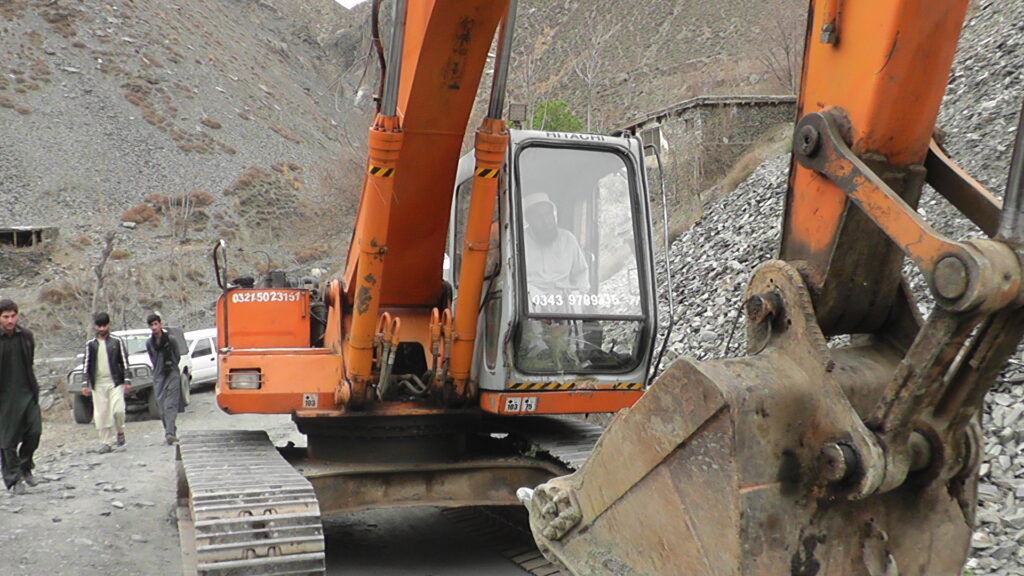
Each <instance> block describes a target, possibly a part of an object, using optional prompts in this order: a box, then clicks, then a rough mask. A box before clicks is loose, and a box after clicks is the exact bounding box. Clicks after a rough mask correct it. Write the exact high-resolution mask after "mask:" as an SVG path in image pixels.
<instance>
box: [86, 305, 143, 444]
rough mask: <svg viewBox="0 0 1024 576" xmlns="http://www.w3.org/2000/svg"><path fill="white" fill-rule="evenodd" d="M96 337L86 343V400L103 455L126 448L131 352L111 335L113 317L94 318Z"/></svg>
mask: <svg viewBox="0 0 1024 576" xmlns="http://www.w3.org/2000/svg"><path fill="white" fill-rule="evenodd" d="M93 324H94V325H95V328H96V337H95V338H93V339H92V340H89V341H88V342H86V343H85V385H84V386H82V395H83V396H90V395H91V396H92V419H93V422H95V423H96V430H97V431H98V432H99V435H100V444H101V445H100V454H107V453H108V452H111V451H113V449H114V441H115V440H114V438H115V437H114V433H115V430H116V432H117V440H116V441H117V445H118V446H124V395H125V392H131V390H132V382H131V378H130V374H131V373H130V372H129V371H128V349H127V347H126V346H125V344H124V340H121V339H120V338H118V337H117V336H111V335H110V316H109V315H108V314H107V313H106V312H100V313H98V314H96V316H94V317H93Z"/></svg>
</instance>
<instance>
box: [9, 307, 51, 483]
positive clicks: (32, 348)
mask: <svg viewBox="0 0 1024 576" xmlns="http://www.w3.org/2000/svg"><path fill="white" fill-rule="evenodd" d="M35 355H36V341H35V338H34V337H33V336H32V332H31V331H30V330H29V329H28V328H24V327H22V326H18V305H17V304H15V303H14V301H13V300H10V299H8V298H4V299H2V300H0V471H2V474H3V478H4V486H6V487H7V489H8V490H10V491H12V492H13V493H15V494H24V493H25V485H26V484H28V485H29V486H35V485H36V484H37V482H36V479H35V478H34V477H33V476H32V468H33V467H34V466H35V465H34V463H33V462H32V456H33V455H34V454H35V452H36V448H38V447H39V438H40V436H42V434H43V417H42V413H40V411H39V383H38V382H37V381H36V375H35V372H33V370H32V363H33V362H34V361H35Z"/></svg>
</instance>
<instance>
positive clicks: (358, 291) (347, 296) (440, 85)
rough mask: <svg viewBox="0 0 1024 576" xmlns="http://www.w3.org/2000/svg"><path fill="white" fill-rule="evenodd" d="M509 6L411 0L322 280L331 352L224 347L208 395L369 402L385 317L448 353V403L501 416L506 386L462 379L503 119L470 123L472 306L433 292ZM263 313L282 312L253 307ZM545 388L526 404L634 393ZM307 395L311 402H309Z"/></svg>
mask: <svg viewBox="0 0 1024 576" xmlns="http://www.w3.org/2000/svg"><path fill="white" fill-rule="evenodd" d="M507 11H508V1H507V0H498V1H491V0H473V1H468V0H459V1H455V0H410V1H409V2H408V9H407V16H406V28H405V37H404V44H403V55H402V62H401V75H400V80H399V93H398V106H397V115H396V116H385V115H382V114H378V115H377V116H376V118H375V119H374V122H373V124H372V125H371V127H370V129H369V136H368V148H369V158H368V163H367V169H366V173H365V175H364V183H363V191H362V195H361V199H360V204H359V211H358V216H357V219H356V224H355V229H354V232H353V238H352V242H351V244H350V247H349V253H348V259H347V264H346V268H345V271H344V274H343V275H342V278H341V280H340V281H339V280H335V281H332V282H331V283H329V284H328V285H327V287H326V290H325V292H326V293H325V303H326V304H327V306H328V312H327V327H326V332H325V336H324V348H325V349H326V352H327V353H326V354H322V353H321V354H310V353H307V352H301V351H296V350H295V349H291V348H288V349H270V348H271V347H270V346H254V347H255V348H259V350H252V351H250V352H246V353H240V352H237V351H236V352H233V353H231V354H226V355H222V357H221V366H220V369H221V370H220V373H221V375H222V376H221V379H220V381H219V382H218V386H217V392H218V402H219V404H220V405H221V407H222V408H223V409H224V410H226V411H228V412H237V413H242V412H257V413H296V414H297V415H298V416H302V415H303V414H306V415H323V414H325V413H329V414H342V413H344V412H345V411H347V410H349V409H357V410H358V409H366V408H369V407H370V404H373V403H374V402H375V398H373V397H372V393H371V385H372V383H373V382H374V377H375V372H376V371H375V370H374V363H375V357H374V354H375V348H376V342H377V338H379V335H380V328H381V327H382V325H381V323H382V317H383V316H384V315H387V316H386V318H387V320H386V321H385V324H386V325H387V326H385V328H387V329H388V331H389V334H388V336H389V338H392V339H393V340H394V341H395V342H396V343H397V342H398V341H399V340H401V341H403V342H409V341H415V342H419V343H420V344H422V345H423V349H424V350H425V351H428V352H427V353H428V354H429V351H430V350H431V349H432V347H439V348H440V353H441V355H442V356H444V357H447V358H448V360H449V374H450V376H451V379H452V381H453V384H452V386H451V388H450V390H445V391H443V392H444V393H443V394H441V392H442V390H441V389H440V388H441V387H442V386H444V384H443V383H440V382H439V381H437V380H435V382H433V383H429V384H431V385H432V386H433V387H434V389H435V392H436V393H439V394H438V396H441V397H444V398H446V399H447V403H448V405H449V406H465V405H472V404H473V403H478V405H479V406H480V407H481V408H482V409H484V410H485V411H493V412H499V413H500V412H502V410H501V409H496V408H494V406H499V405H501V402H500V401H499V400H500V398H499V397H500V396H501V395H492V397H490V398H488V399H486V401H485V400H484V399H482V398H478V397H477V394H476V393H475V392H474V390H473V387H471V386H470V369H471V365H472V359H473V350H474V343H475V342H474V340H475V337H476V331H477V320H478V313H479V310H478V306H476V303H477V302H479V301H480V296H481V292H482V288H483V279H484V272H485V271H484V267H485V263H486V254H487V248H488V244H489V242H490V226H491V220H492V211H493V206H494V203H495V202H494V199H495V196H496V194H497V191H498V183H499V179H498V178H497V175H498V174H500V172H501V169H502V167H503V164H504V157H505V153H506V149H507V146H508V132H507V130H506V128H505V124H504V122H503V121H502V120H500V119H495V118H484V119H483V121H482V123H481V126H480V128H479V129H478V130H477V132H476V142H475V144H476V145H475V151H476V169H475V177H474V181H473V188H472V195H471V200H470V208H469V218H468V222H467V231H466V237H465V239H464V240H463V242H464V246H463V254H464V258H463V259H462V266H461V270H460V276H459V284H458V286H459V301H460V302H466V303H468V304H467V306H465V308H463V309H459V310H457V311H456V314H454V317H453V315H452V312H451V311H450V310H446V307H447V306H448V303H446V302H442V301H441V299H442V297H443V295H444V293H443V288H442V276H441V274H442V261H443V258H444V253H445V244H446V237H447V230H448V221H449V214H450V212H451V207H452V196H453V194H452V191H453V189H454V185H455V178H456V170H457V167H458V160H459V156H460V153H461V147H462V143H463V140H464V137H465V133H466V127H467V124H468V120H469V117H470V113H471V111H472V107H473V102H474V99H475V97H476V94H477V87H478V85H479V83H480V79H481V77H482V73H483V68H484V64H485V63H486V60H487V55H488V50H489V49H490V47H491V45H492V40H493V39H494V36H495V31H496V30H498V27H499V25H501V24H502V23H503V18H504V17H505V15H506V13H507ZM389 65H391V66H395V65H398V63H394V62H392V63H389ZM221 306H222V304H218V309H220V308H221ZM240 314H244V313H243V312H240V311H235V312H233V314H232V315H231V317H230V318H229V319H228V321H229V322H230V324H229V330H230V327H233V326H235V323H236V322H244V323H245V324H247V325H248V324H253V323H254V320H253V319H251V318H250V319H244V320H243V319H241V318H239V315H240ZM258 321H263V322H275V323H276V322H284V323H288V322H290V320H289V319H288V318H284V317H280V316H278V317H272V318H267V317H265V316H262V315H261V319H260V320H257V321H256V322H258ZM307 321H308V320H307ZM222 326H223V325H222ZM429 362H430V358H428V363H429ZM254 365H258V366H260V367H261V369H262V370H263V371H264V374H265V377H266V379H267V382H268V385H267V387H266V388H264V389H263V390H258V391H253V390H232V389H229V388H228V386H227V385H226V381H225V379H226V375H228V374H229V373H230V371H231V370H232V369H233V368H251V367H252V366H254ZM282 380H283V382H282ZM310 394H313V395H314V396H315V398H314V399H311V398H309V395H310ZM543 394H544V398H546V399H547V398H549V394H550V398H551V400H550V401H548V400H545V402H544V403H543V404H542V408H541V409H539V410H538V411H537V412H535V413H576V412H603V411H615V410H618V409H619V408H622V407H624V406H629V405H631V404H632V403H633V402H635V400H636V398H637V397H638V396H639V393H637V392H632V391H620V390H609V391H604V392H595V391H573V392H567V393H566V392H560V393H543ZM304 395H305V397H304ZM523 395H536V393H531V394H519V396H523ZM304 399H305V400H306V401H307V402H313V401H315V404H316V405H315V407H312V406H310V405H309V404H308V403H307V404H304V403H303V402H304ZM388 407H389V411H388V413H392V414H404V413H409V407H408V406H405V405H401V406H400V405H399V404H397V403H389V404H388ZM447 407H448V406H442V405H437V406H436V407H427V406H419V407H416V408H415V409H414V410H413V411H414V412H417V413H422V412H423V411H428V412H429V411H434V412H444V411H445V409H446V408H447ZM380 408H381V407H380V406H375V407H374V409H375V410H378V409H380Z"/></svg>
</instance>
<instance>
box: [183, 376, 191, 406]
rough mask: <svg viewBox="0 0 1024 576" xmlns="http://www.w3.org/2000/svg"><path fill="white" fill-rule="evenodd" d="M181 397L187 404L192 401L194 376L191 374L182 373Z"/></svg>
mask: <svg viewBox="0 0 1024 576" xmlns="http://www.w3.org/2000/svg"><path fill="white" fill-rule="evenodd" d="M181 397H182V399H183V400H184V401H185V406H188V405H189V403H191V402H192V376H190V375H189V374H182V375H181Z"/></svg>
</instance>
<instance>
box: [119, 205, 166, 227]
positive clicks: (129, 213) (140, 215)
mask: <svg viewBox="0 0 1024 576" xmlns="http://www.w3.org/2000/svg"><path fill="white" fill-rule="evenodd" d="M121 220H122V221H124V222H134V223H136V224H145V223H154V224H155V223H156V222H158V221H159V220H160V216H159V215H158V214H157V213H156V210H154V209H153V207H152V206H150V205H149V204H139V205H138V206H134V207H132V208H129V209H127V210H125V211H124V213H122V214H121Z"/></svg>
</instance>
